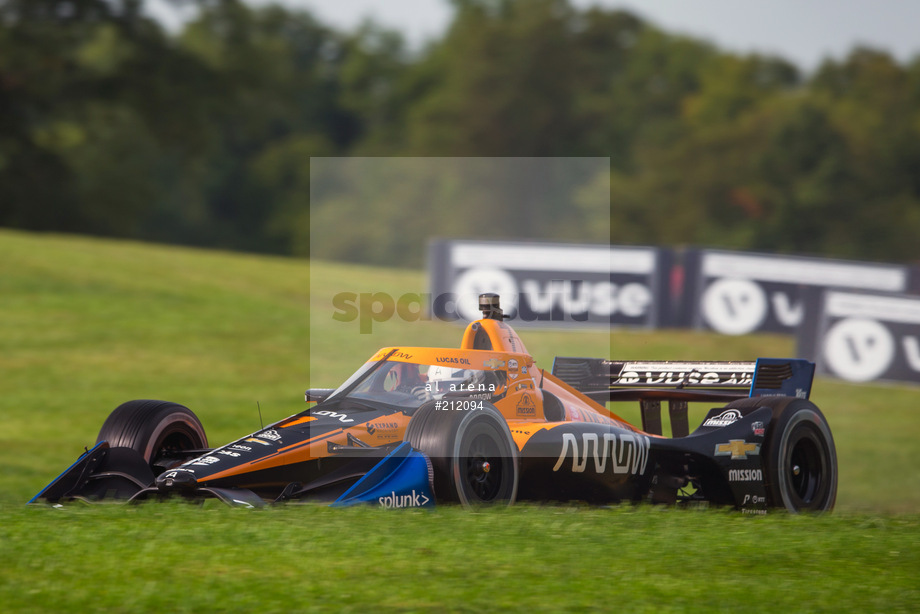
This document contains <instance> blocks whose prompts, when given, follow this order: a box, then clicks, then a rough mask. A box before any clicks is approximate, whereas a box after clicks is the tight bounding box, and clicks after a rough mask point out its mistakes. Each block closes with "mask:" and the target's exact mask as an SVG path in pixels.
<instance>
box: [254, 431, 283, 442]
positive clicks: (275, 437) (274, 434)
mask: <svg viewBox="0 0 920 614" xmlns="http://www.w3.org/2000/svg"><path fill="white" fill-rule="evenodd" d="M256 437H259V438H261V439H267V440H269V441H281V435H280V434H279V433H278V431H276V430H275V429H268V430H267V431H262V432H261V433H256Z"/></svg>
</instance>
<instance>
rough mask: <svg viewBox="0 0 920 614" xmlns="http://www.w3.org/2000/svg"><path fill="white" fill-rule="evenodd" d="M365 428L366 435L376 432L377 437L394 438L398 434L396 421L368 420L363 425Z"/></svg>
mask: <svg viewBox="0 0 920 614" xmlns="http://www.w3.org/2000/svg"><path fill="white" fill-rule="evenodd" d="M364 428H366V429H367V433H368V435H374V434H376V435H377V437H382V438H385V439H395V438H396V437H397V436H398V434H397V432H396V431H397V430H398V429H399V423H398V422H368V423H367V425H366V426H365V427H364Z"/></svg>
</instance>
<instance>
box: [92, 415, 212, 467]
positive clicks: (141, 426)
mask: <svg viewBox="0 0 920 614" xmlns="http://www.w3.org/2000/svg"><path fill="white" fill-rule="evenodd" d="M100 441H107V442H109V446H110V447H113V448H119V447H122V448H131V449H133V450H135V451H136V452H137V453H138V454H140V455H141V456H142V457H143V458H144V460H145V461H146V462H147V464H148V465H150V468H151V469H153V472H154V474H158V473H160V472H162V470H163V469H164V467H158V466H156V465H155V463H156V461H157V459H158V458H160V457H161V456H163V455H164V454H168V453H169V452H177V451H181V450H200V449H204V448H207V447H208V438H207V436H206V435H205V432H204V427H202V426H201V421H200V420H199V419H198V416H196V415H195V414H194V412H192V410H190V409H189V408H188V407H185V406H184V405H179V404H178V403H169V402H167V401H147V400H139V401H128V402H127V403H122V404H121V405H119V406H118V407H117V408H115V410H114V411H113V412H112V413H111V414H109V417H108V418H106V420H105V422H104V423H103V424H102V428H101V429H100V430H99V435H98V437H96V442H97V443H98V442H100Z"/></svg>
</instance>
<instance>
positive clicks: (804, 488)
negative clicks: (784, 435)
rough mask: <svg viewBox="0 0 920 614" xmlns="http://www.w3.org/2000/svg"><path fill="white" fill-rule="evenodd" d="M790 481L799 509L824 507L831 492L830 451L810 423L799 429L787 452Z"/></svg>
mask: <svg viewBox="0 0 920 614" xmlns="http://www.w3.org/2000/svg"><path fill="white" fill-rule="evenodd" d="M785 464H786V467H785V471H786V482H787V484H788V485H789V494H790V496H791V497H792V499H793V502H794V505H795V507H796V508H799V509H807V508H820V507H821V506H823V504H824V501H823V499H824V498H825V497H826V496H827V490H828V488H827V451H826V450H825V449H824V448H823V446H821V444H820V443H819V441H818V439H817V437H816V435H815V434H814V433H812V431H811V429H810V427H809V426H808V425H804V426H803V428H800V429H798V432H797V433H795V434H794V436H793V437H792V438H791V440H790V442H789V447H788V453H787V455H786V463H785Z"/></svg>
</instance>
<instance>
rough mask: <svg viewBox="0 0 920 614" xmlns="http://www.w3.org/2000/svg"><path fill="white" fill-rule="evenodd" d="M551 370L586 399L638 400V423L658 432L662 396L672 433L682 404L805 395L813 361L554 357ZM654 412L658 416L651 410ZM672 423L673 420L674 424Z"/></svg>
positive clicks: (681, 423)
mask: <svg viewBox="0 0 920 614" xmlns="http://www.w3.org/2000/svg"><path fill="white" fill-rule="evenodd" d="M552 373H553V375H554V376H556V377H558V378H559V379H561V380H562V381H563V382H565V383H566V384H568V385H569V386H572V387H573V388H575V389H576V390H578V391H579V392H581V393H583V394H585V395H586V396H588V397H590V398H591V399H593V400H595V401H597V402H599V403H606V402H608V401H639V402H640V404H641V407H642V421H643V428H645V430H646V431H648V432H656V430H655V428H656V426H657V433H656V434H660V433H661V418H660V408H661V401H662V400H667V401H669V403H670V412H671V424H672V429H675V426H676V427H677V429H679V432H680V433H681V434H678V430H674V431H672V432H674V435H673V436H674V437H682V436H684V435H686V434H687V433H686V432H684V431H686V430H687V429H688V425H687V418H686V412H687V403H688V402H690V401H722V402H725V401H730V400H733V399H741V398H745V397H759V396H790V397H796V398H800V399H807V398H808V397H809V395H810V394H811V385H812V381H813V379H814V373H815V365H814V363H812V362H809V361H807V360H801V359H795V358H759V359H757V361H756V362H729V361H705V362H688V361H680V362H672V361H649V360H644V361H618V360H605V359H603V358H566V357H561V356H560V357H557V358H556V359H555V361H554V362H553V371H552ZM656 414H657V416H658V417H657V420H656V418H655V415H656ZM675 423H676V424H675Z"/></svg>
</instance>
